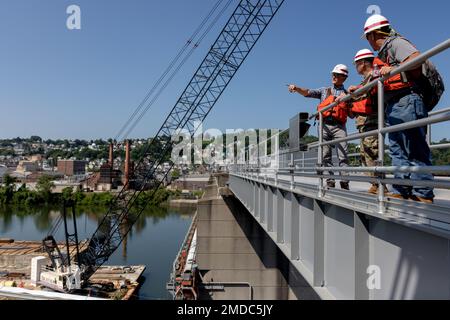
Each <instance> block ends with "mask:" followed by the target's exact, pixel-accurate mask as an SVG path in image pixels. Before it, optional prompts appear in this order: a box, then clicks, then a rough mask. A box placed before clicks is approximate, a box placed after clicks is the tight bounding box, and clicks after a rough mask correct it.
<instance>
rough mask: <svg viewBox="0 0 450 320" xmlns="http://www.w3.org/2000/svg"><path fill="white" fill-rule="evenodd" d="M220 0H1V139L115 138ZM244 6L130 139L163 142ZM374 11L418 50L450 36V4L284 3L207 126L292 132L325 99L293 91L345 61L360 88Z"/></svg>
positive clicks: (448, 69) (438, 134)
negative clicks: (171, 118) (72, 24)
mask: <svg viewBox="0 0 450 320" xmlns="http://www.w3.org/2000/svg"><path fill="white" fill-rule="evenodd" d="M214 1H215V0H214ZM214 1H213V0H171V1H167V0H127V1H125V0H108V1H107V0H70V1H66V0H39V1H37V0H0V117H1V125H0V138H11V137H17V136H21V137H28V136H31V135H39V136H41V137H43V138H82V139H94V138H110V137H114V136H115V135H116V134H117V133H118V131H119V129H120V127H121V126H122V125H123V124H124V122H125V121H126V119H128V117H129V116H130V114H131V113H132V112H133V111H134V109H135V108H136V106H137V105H138V104H139V103H140V101H141V100H142V99H143V97H144V96H145V95H146V93H147V91H148V90H149V89H150V88H151V87H152V85H153V84H154V83H155V81H156V80H157V79H158V78H159V76H160V75H161V73H162V72H163V71H164V69H165V68H166V67H167V65H168V64H169V62H170V61H171V59H172V58H173V57H174V56H175V55H176V53H177V52H178V50H179V49H180V48H181V47H182V46H183V45H184V44H185V43H186V41H187V40H188V38H189V36H190V35H191V34H192V33H193V31H194V29H195V28H196V27H197V26H198V25H199V23H200V21H201V20H202V19H203V18H204V17H205V15H206V14H207V13H208V12H209V10H210V9H211V8H212V6H213V4H214ZM237 3H238V0H235V1H234V3H233V4H232V6H230V7H229V8H228V10H227V12H226V14H225V16H224V17H223V18H222V20H220V21H219V23H218V24H217V25H216V27H215V28H214V29H213V30H212V31H211V33H210V34H209V35H208V36H207V37H206V38H205V39H204V41H203V42H202V43H201V45H200V47H199V48H198V49H196V52H195V54H194V55H193V56H192V57H191V59H190V60H189V61H188V63H187V64H186V65H185V67H184V68H183V69H182V70H181V72H180V73H179V75H178V77H177V78H176V79H175V80H174V81H173V82H172V83H171V85H170V86H169V87H168V89H167V90H166V91H165V93H164V94H163V95H162V96H161V97H160V99H159V100H158V103H157V104H155V105H154V107H153V108H152V109H151V110H150V112H149V113H148V114H147V115H146V116H145V117H144V119H143V120H142V121H141V123H140V125H139V126H138V127H137V128H136V129H135V131H134V132H133V133H132V135H131V137H150V136H152V135H154V134H155V132H156V130H157V129H158V128H159V126H160V125H161V123H162V121H163V119H165V117H166V116H167V113H168V112H169V110H170V109H171V108H172V107H173V105H174V104H175V102H176V101H177V99H178V97H179V96H180V94H181V92H182V91H183V89H184V88H185V86H186V85H187V82H188V81H189V79H190V78H191V77H192V75H193V72H194V71H195V70H196V69H197V67H198V65H199V64H200V62H201V61H202V59H203V57H204V56H205V55H206V53H207V51H208V49H209V47H210V46H211V44H212V42H213V41H214V40H215V38H216V37H217V35H218V34H219V32H220V30H221V29H222V27H223V25H224V24H225V22H226V19H228V16H229V15H230V14H231V13H232V10H233V9H234V7H235V6H236V5H237ZM71 4H76V5H78V6H80V8H81V30H68V29H67V27H66V19H67V17H68V14H66V8H67V7H68V6H69V5H71ZM371 4H375V5H378V6H379V7H380V8H381V13H382V14H383V15H385V16H386V17H387V18H388V19H389V20H390V21H391V23H392V24H393V26H394V27H395V29H396V30H397V31H399V32H400V33H402V34H403V35H404V36H405V37H407V38H409V39H410V40H411V41H412V42H413V43H414V44H415V45H416V46H417V47H418V49H419V50H422V51H425V50H428V49H429V48H431V47H432V46H434V45H437V44H438V43H440V42H442V41H444V40H446V39H447V38H449V35H450V22H449V20H448V12H450V1H446V0H428V1H406V0H405V1H385V0H371V1H365V0H363V1H361V0H357V1H356V0H354V1H310V0H309V1H306V0H305V1H300V0H286V1H285V3H284V5H283V7H282V8H281V10H280V11H279V13H278V14H277V16H276V17H275V19H274V20H273V21H272V23H271V25H270V26H269V28H268V29H267V30H266V32H265V34H264V35H263V37H262V38H261V39H260V40H259V42H258V44H257V45H256V47H255V48H254V49H253V51H252V53H251V54H250V56H249V57H248V59H247V60H246V62H245V63H244V65H243V66H242V67H241V69H240V70H239V72H238V74H237V75H236V77H235V78H234V79H233V81H232V83H231V84H230V85H229V86H228V88H227V90H226V91H225V93H224V94H223V95H222V98H221V99H220V101H219V102H218V103H217V104H216V106H215V108H214V110H213V111H212V112H211V114H210V116H209V117H208V120H207V121H206V123H205V125H204V128H205V129H208V128H218V129H220V130H222V131H225V129H227V128H228V129H233V128H236V129H237V128H243V129H250V128H286V127H287V126H288V124H289V119H290V118H291V117H292V116H294V115H295V113H297V112H300V111H306V112H312V111H313V110H314V109H315V105H316V104H317V101H316V100H311V99H305V98H303V97H301V96H300V95H291V94H289V93H288V91H287V88H286V86H285V85H286V84H288V83H296V84H297V85H299V86H303V87H309V88H316V87H321V86H324V85H327V84H329V82H330V71H331V69H332V68H333V66H334V65H336V64H338V63H344V64H347V65H348V66H349V68H350V70H351V74H350V77H349V79H348V81H347V83H346V84H347V85H350V84H356V83H358V82H359V81H360V78H359V76H358V75H357V74H356V72H355V70H354V67H353V65H352V58H353V56H354V54H355V53H356V51H358V50H359V49H362V48H366V47H369V45H368V43H367V42H366V40H365V39H361V34H362V29H363V25H364V22H365V20H366V18H367V17H368V14H367V13H366V10H367V7H368V6H369V5H371ZM449 56H450V51H446V52H444V53H443V54H441V55H439V56H437V57H435V58H433V59H432V61H433V62H434V63H435V64H436V65H437V67H438V69H439V71H440V72H441V74H442V76H443V77H444V80H447V81H446V85H447V88H448V89H447V92H446V93H445V95H444V97H443V99H442V100H441V102H440V104H439V106H438V108H442V107H449V106H450V82H449V81H450V80H449V79H450V59H449ZM353 130H354V126H353V125H352V123H350V131H353ZM441 138H450V133H449V131H448V129H447V128H446V126H445V125H440V126H438V127H436V129H435V130H434V131H433V140H439V139H441Z"/></svg>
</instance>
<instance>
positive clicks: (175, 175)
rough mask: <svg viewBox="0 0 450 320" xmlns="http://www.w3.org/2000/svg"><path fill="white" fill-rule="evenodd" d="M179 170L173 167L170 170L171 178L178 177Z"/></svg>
mask: <svg viewBox="0 0 450 320" xmlns="http://www.w3.org/2000/svg"><path fill="white" fill-rule="evenodd" d="M180 175H181V174H180V170H179V169H177V168H175V169H173V170H172V179H178V178H179V177H180Z"/></svg>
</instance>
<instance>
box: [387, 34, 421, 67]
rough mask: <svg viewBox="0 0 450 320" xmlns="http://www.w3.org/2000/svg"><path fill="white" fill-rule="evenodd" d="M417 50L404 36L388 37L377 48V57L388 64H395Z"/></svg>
mask: <svg viewBox="0 0 450 320" xmlns="http://www.w3.org/2000/svg"><path fill="white" fill-rule="evenodd" d="M417 51H419V50H417V48H416V47H415V46H414V45H413V44H412V43H411V42H409V41H408V40H406V39H405V38H401V37H390V38H388V39H386V41H385V42H384V44H383V46H382V47H381V49H380V50H379V58H380V59H381V60H383V61H385V62H387V63H389V64H390V65H393V66H396V65H399V64H400V63H402V62H403V61H405V60H406V59H407V58H408V57H409V56H410V55H412V54H413V53H416V52H417Z"/></svg>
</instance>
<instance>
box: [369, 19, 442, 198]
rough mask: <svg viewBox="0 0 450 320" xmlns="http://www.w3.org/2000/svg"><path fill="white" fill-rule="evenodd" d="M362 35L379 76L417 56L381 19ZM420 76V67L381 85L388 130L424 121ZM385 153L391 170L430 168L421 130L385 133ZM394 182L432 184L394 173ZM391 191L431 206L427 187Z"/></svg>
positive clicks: (424, 176) (419, 175)
mask: <svg viewBox="0 0 450 320" xmlns="http://www.w3.org/2000/svg"><path fill="white" fill-rule="evenodd" d="M364 33H365V36H366V39H367V41H368V42H369V43H370V45H371V46H372V48H373V49H374V50H375V51H378V58H379V59H380V60H381V61H382V62H383V63H384V64H385V65H384V66H383V67H382V68H381V70H380V74H381V75H382V76H384V75H387V74H389V73H390V72H391V71H392V70H393V69H394V67H396V66H398V65H400V64H403V63H406V62H407V61H409V60H411V59H413V58H415V57H417V56H418V55H419V54H420V53H419V51H418V50H417V49H416V47H415V46H414V45H412V44H411V43H410V42H409V41H408V40H406V39H405V38H403V37H401V36H400V35H398V34H397V33H396V32H395V31H394V30H393V29H392V28H391V26H390V23H389V21H388V20H387V19H386V18H385V17H383V16H381V15H378V14H375V15H372V16H371V17H369V18H368V19H367V21H366V24H365V27H364ZM421 72H422V71H421V66H418V67H417V68H416V69H414V70H410V71H408V72H405V73H404V74H402V76H401V79H402V80H400V81H397V83H396V84H395V85H394V84H393V83H392V82H391V84H392V85H390V84H389V81H390V80H388V81H387V82H385V83H384V88H385V108H386V121H387V123H388V124H389V125H390V126H393V125H397V124H401V123H405V122H409V121H414V120H418V119H422V118H426V117H428V111H427V108H426V107H425V105H424V102H423V99H422V90H421V86H420V85H419V84H418V80H419V78H420V76H421ZM394 77H395V76H394ZM380 143H381V142H380ZM389 151H390V155H391V158H392V165H394V166H408V167H409V166H431V152H430V148H429V146H428V144H427V142H426V131H425V129H424V128H413V129H409V130H403V131H399V132H392V133H389ZM395 178H396V179H414V180H433V175H431V174H426V173H395ZM392 187H393V192H392V194H389V196H390V197H393V198H399V199H402V198H403V199H411V200H415V201H420V202H424V203H432V202H433V198H434V193H433V188H431V187H418V186H414V187H411V186H405V185H393V186H392Z"/></svg>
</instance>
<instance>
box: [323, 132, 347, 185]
mask: <svg viewBox="0 0 450 320" xmlns="http://www.w3.org/2000/svg"><path fill="white" fill-rule="evenodd" d="M346 136H347V128H346V127H345V125H343V124H337V125H330V124H325V123H324V124H323V141H330V140H335V139H339V138H344V137H346ZM333 146H334V147H335V148H336V151H337V156H338V159H339V166H340V167H348V157H347V153H348V146H347V142H341V143H338V144H335V145H326V146H323V148H322V152H323V156H322V164H323V166H324V167H332V166H333V160H332V148H333ZM329 174H330V175H334V173H333V172H332V171H329ZM341 175H343V176H344V175H348V173H345V172H342V173H341ZM327 182H334V179H332V178H328V179H327ZM341 182H342V183H348V180H341Z"/></svg>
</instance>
